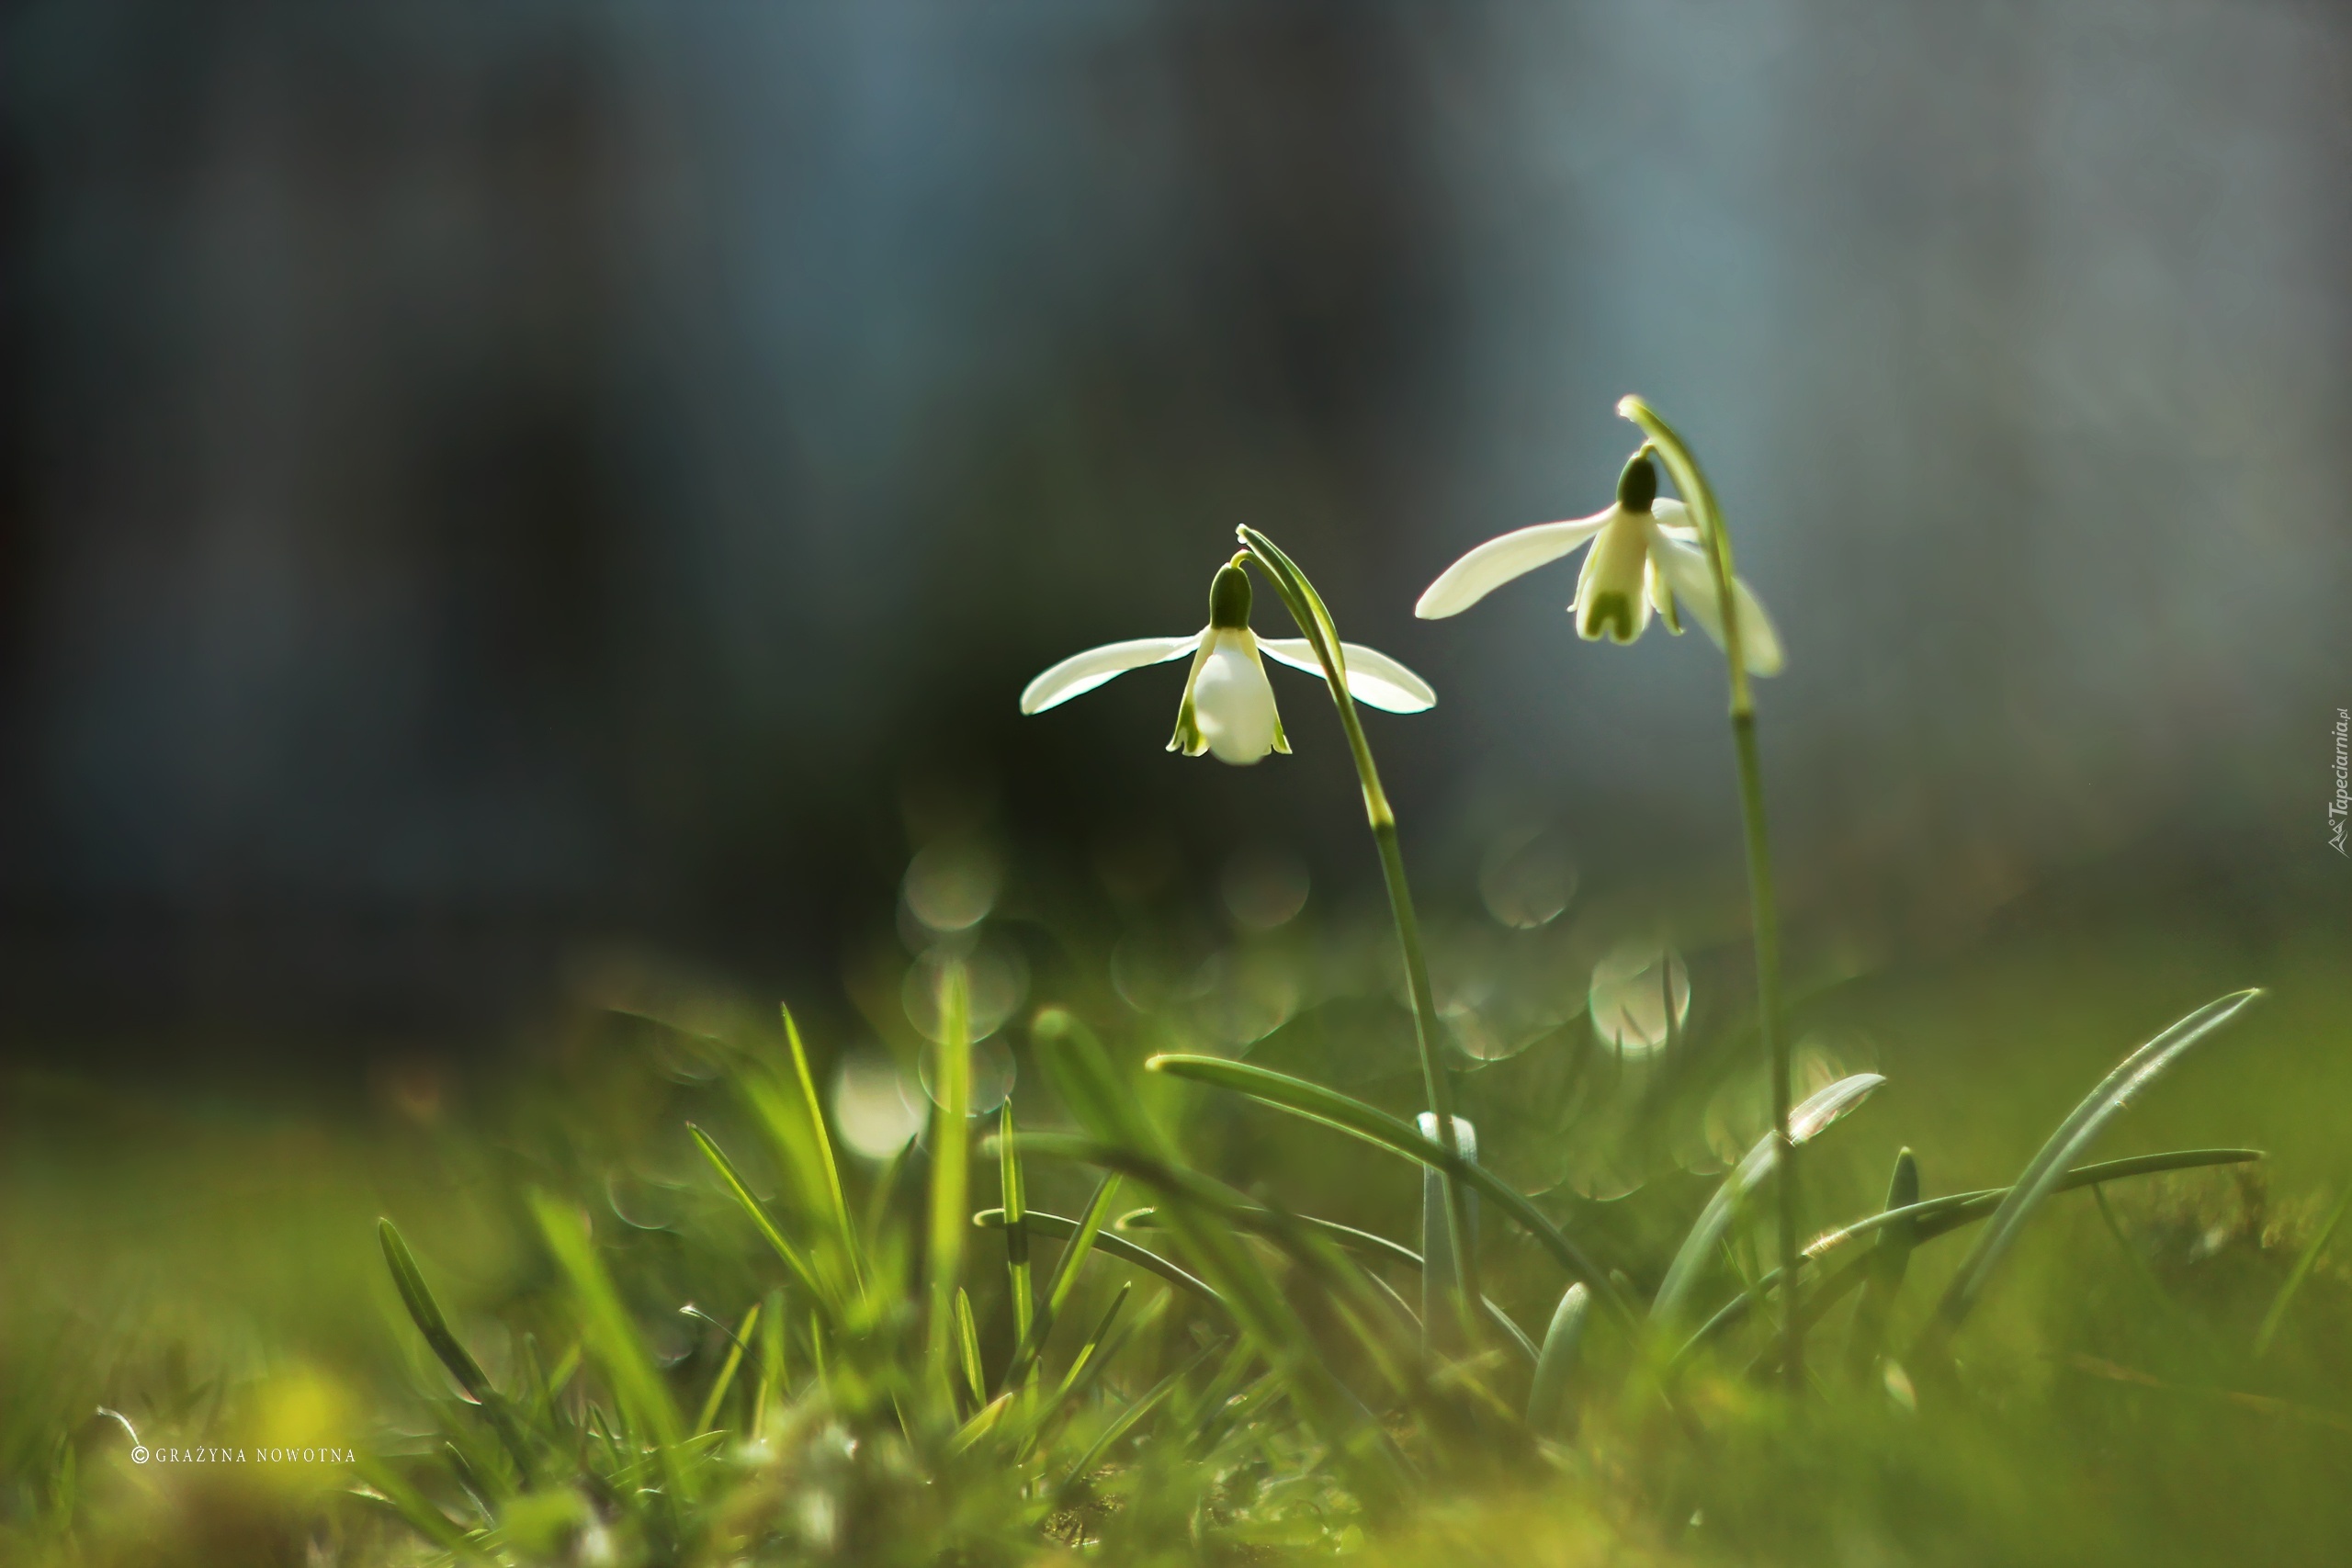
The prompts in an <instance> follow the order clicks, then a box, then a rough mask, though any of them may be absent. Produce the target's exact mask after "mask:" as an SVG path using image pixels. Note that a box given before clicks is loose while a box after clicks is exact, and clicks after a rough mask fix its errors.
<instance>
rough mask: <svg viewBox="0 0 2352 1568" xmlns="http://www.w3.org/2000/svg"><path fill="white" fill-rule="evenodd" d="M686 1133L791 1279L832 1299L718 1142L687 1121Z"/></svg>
mask: <svg viewBox="0 0 2352 1568" xmlns="http://www.w3.org/2000/svg"><path fill="white" fill-rule="evenodd" d="M686 1134H687V1135H688V1136H689V1137H691V1138H693V1139H694V1141H695V1147H696V1148H698V1149H700V1150H701V1151H702V1157H703V1158H704V1159H706V1160H707V1161H709V1162H710V1168H711V1169H713V1170H715V1171H717V1172H718V1179H719V1182H720V1184H721V1185H723V1186H724V1187H725V1188H726V1189H727V1193H728V1196H729V1197H730V1198H732V1199H734V1200H735V1206H736V1207H737V1208H739V1209H741V1210H742V1211H743V1213H746V1214H748V1215H750V1216H751V1219H752V1228H753V1229H755V1230H757V1231H758V1232H759V1233H760V1237H761V1239H762V1240H763V1241H765V1242H766V1243H767V1244H768V1248H769V1250H770V1251H772V1252H774V1253H775V1255H776V1257H778V1258H782V1259H783V1260H784V1266H785V1267H786V1269H791V1270H792V1275H793V1278H795V1279H797V1280H799V1281H800V1282H801V1284H803V1285H804V1286H806V1287H807V1288H808V1290H809V1294H810V1295H812V1296H814V1297H815V1298H816V1299H817V1300H819V1301H820V1302H831V1299H832V1292H831V1291H830V1290H828V1289H827V1288H826V1286H825V1282H824V1281H823V1280H820V1278H818V1275H817V1270H816V1269H813V1268H811V1267H810V1266H809V1259H808V1258H805V1257H803V1256H802V1255H801V1252H800V1249H799V1248H798V1247H795V1246H793V1245H792V1243H791V1242H789V1241H787V1240H786V1239H785V1235H784V1232H783V1231H781V1230H779V1229H777V1228H776V1223H775V1221H774V1220H772V1219H770V1218H769V1217H768V1212H767V1209H766V1207H765V1206H764V1205H763V1204H762V1203H761V1201H759V1199H757V1198H756V1197H754V1196H752V1190H751V1188H750V1187H749V1186H748V1185H746V1184H745V1183H744V1180H743V1178H742V1176H741V1174H740V1173H739V1172H738V1171H737V1170H736V1169H735V1162H734V1161H733V1160H730V1159H729V1158H728V1157H727V1151H726V1150H724V1149H722V1148H720V1147H719V1146H718V1140H717V1139H716V1138H713V1137H712V1136H711V1135H710V1134H708V1133H706V1132H704V1131H703V1130H702V1129H701V1128H700V1127H697V1126H695V1124H694V1123H693V1122H687V1123H686Z"/></svg>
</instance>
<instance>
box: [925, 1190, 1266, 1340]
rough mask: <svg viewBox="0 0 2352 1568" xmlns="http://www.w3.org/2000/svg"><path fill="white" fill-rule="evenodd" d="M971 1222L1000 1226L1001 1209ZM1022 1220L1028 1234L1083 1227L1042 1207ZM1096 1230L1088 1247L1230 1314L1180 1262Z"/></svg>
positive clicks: (1078, 1232) (1075, 1231)
mask: <svg viewBox="0 0 2352 1568" xmlns="http://www.w3.org/2000/svg"><path fill="white" fill-rule="evenodd" d="M972 1223H973V1224H976V1225H982V1226H986V1227H989V1228H990V1229H994V1228H996V1227H999V1226H1001V1225H1002V1224H1004V1223H1005V1216H1004V1211H1003V1210H1002V1209H982V1210H981V1211H980V1212H979V1213H977V1214H974V1215H973V1216H972ZM1023 1223H1024V1224H1027V1225H1028V1227H1029V1229H1030V1230H1031V1232H1032V1233H1034V1234H1035V1235H1043V1236H1069V1237H1073V1238H1079V1237H1082V1236H1083V1234H1084V1230H1085V1226H1084V1224H1083V1223H1082V1222H1080V1221H1078V1220H1073V1219H1069V1218H1066V1217H1064V1216H1063V1215H1060V1214H1049V1213H1046V1212H1045V1211H1044V1210H1043V1209H1032V1210H1030V1211H1029V1213H1027V1214H1026V1215H1024V1216H1023ZM1096 1230H1097V1234H1096V1235H1093V1236H1091V1237H1087V1238H1085V1239H1086V1244H1087V1246H1088V1247H1089V1248H1090V1249H1091V1250H1093V1251H1097V1252H1100V1253H1102V1254H1103V1256H1104V1257H1105V1258H1117V1259H1118V1260H1119V1261H1120V1262H1122V1263H1132V1264H1134V1265H1135V1266H1136V1268H1138V1269H1146V1270H1148V1271H1149V1272H1151V1273H1154V1274H1157V1275H1159V1277H1160V1278H1161V1279H1163V1280H1167V1281H1168V1282H1169V1283H1170V1284H1171V1285H1174V1286H1176V1287H1177V1288H1178V1289H1179V1290H1182V1291H1187V1292H1191V1293H1192V1294H1193V1295H1195V1296H1198V1297H1199V1298H1200V1299H1201V1300H1203V1301H1204V1302H1206V1303H1209V1304H1210V1305H1212V1306H1214V1307H1216V1309H1217V1310H1218V1311H1220V1312H1222V1313H1225V1314H1227V1316H1228V1317H1229V1316H1231V1315H1232V1309H1231V1308H1230V1307H1229V1306H1227V1304H1226V1301H1225V1298H1224V1297H1223V1296H1220V1295H1218V1294H1217V1293H1216V1292H1215V1291H1214V1290H1211V1289H1210V1288H1209V1286H1208V1285H1207V1283H1206V1282H1205V1281H1204V1280H1200V1279H1197V1278H1195V1277H1194V1276H1193V1275H1192V1274H1190V1273H1187V1272H1186V1271H1185V1270H1184V1269H1183V1267H1182V1265H1180V1264H1176V1263H1171V1262H1170V1261H1169V1260H1168V1259H1167V1258H1162V1257H1160V1256H1159V1254H1158V1253H1156V1252H1153V1251H1151V1250H1150V1249H1148V1248H1147V1247H1137V1246H1136V1244H1135V1243H1134V1242H1131V1241H1129V1240H1128V1239H1127V1238H1126V1237H1125V1236H1123V1235H1115V1234H1114V1233H1112V1232H1110V1231H1107V1230H1103V1229H1102V1228H1101V1226H1100V1224H1099V1223H1098V1224H1097V1227H1096ZM1070 1250H1072V1251H1075V1250H1076V1241H1075V1240H1073V1243H1072V1246H1071V1248H1070ZM1040 1321H1041V1322H1042V1321H1043V1320H1042V1319H1040Z"/></svg>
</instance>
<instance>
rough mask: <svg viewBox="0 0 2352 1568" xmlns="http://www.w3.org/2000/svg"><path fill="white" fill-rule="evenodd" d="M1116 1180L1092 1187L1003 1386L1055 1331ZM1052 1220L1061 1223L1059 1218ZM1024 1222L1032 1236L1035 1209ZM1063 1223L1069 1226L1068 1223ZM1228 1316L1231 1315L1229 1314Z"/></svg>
mask: <svg viewBox="0 0 2352 1568" xmlns="http://www.w3.org/2000/svg"><path fill="white" fill-rule="evenodd" d="M1118 1186H1119V1179H1118V1177H1117V1176H1116V1175H1115V1174H1114V1173H1112V1172H1109V1171H1105V1172H1104V1173H1103V1177H1102V1179H1100V1180H1099V1181H1097V1182H1096V1183H1095V1184H1094V1192H1093V1195H1092V1196H1091V1197H1090V1198H1089V1199H1088V1200H1087V1201H1086V1209H1085V1212H1084V1213H1083V1214H1082V1215H1081V1216H1080V1219H1079V1220H1078V1221H1077V1222H1076V1229H1075V1232H1074V1233H1073V1234H1072V1235H1071V1238H1070V1241H1069V1245H1068V1246H1067V1247H1063V1248H1062V1255H1061V1257H1060V1258H1058V1259H1057V1261H1056V1262H1055V1264H1054V1272H1053V1275H1052V1277H1051V1278H1049V1279H1048V1280H1046V1293H1045V1299H1044V1300H1043V1301H1042V1302H1041V1303H1038V1308H1037V1313H1036V1316H1035V1319H1034V1320H1033V1321H1032V1322H1031V1323H1030V1325H1029V1332H1028V1333H1027V1334H1025V1335H1023V1337H1022V1340H1021V1344H1020V1347H1019V1348H1018V1349H1016V1350H1015V1351H1014V1353H1013V1357H1012V1364H1011V1365H1009V1366H1008V1367H1007V1368H1006V1369H1005V1374H1004V1376H1005V1382H1007V1383H1008V1384H1011V1383H1013V1382H1019V1381H1020V1380H1021V1379H1023V1378H1024V1377H1026V1376H1028V1375H1029V1373H1030V1371H1031V1370H1032V1369H1033V1368H1035V1365H1036V1361H1037V1357H1038V1355H1039V1353H1040V1352H1041V1351H1042V1350H1043V1349H1044V1348H1045V1344H1046V1337H1047V1336H1048V1335H1050V1334H1052V1333H1053V1331H1054V1322H1055V1319H1056V1318H1057V1317H1058V1316H1059V1315H1060V1314H1061V1310H1062V1304H1063V1303H1065V1302H1067V1301H1069V1293H1070V1292H1071V1291H1072V1290H1074V1289H1076V1288H1077V1285H1078V1276H1079V1270H1080V1268H1081V1267H1083V1266H1084V1264H1085V1262H1086V1258H1087V1255H1088V1254H1089V1253H1091V1252H1092V1251H1093V1250H1094V1244H1095V1241H1096V1238H1097V1237H1099V1236H1100V1235H1102V1233H1103V1221H1104V1219H1105V1218H1106V1217H1108V1215H1109V1214H1110V1212H1111V1201H1112V1198H1113V1196H1114V1193H1116V1191H1117V1190H1118ZM1054 1217H1055V1218H1056V1219H1057V1220H1058V1219H1060V1216H1059V1215H1056V1216H1054ZM1023 1223H1024V1224H1026V1225H1027V1226H1028V1228H1029V1230H1030V1231H1031V1233H1032V1234H1035V1232H1036V1230H1037V1225H1036V1211H1035V1210H1034V1209H1033V1210H1030V1211H1028V1213H1025V1214H1023ZM1062 1223H1063V1224H1070V1222H1069V1221H1067V1220H1064V1221H1062ZM1134 1250H1135V1251H1136V1252H1137V1253H1143V1248H1141V1247H1136V1248H1135V1249H1134ZM1145 1256H1147V1257H1152V1258H1154V1263H1166V1262H1167V1260H1166V1259H1164V1258H1157V1256H1156V1255H1152V1254H1145ZM1130 1261H1132V1262H1136V1264H1137V1266H1138V1267H1141V1268H1153V1267H1154V1264H1153V1263H1144V1262H1142V1261H1141V1259H1140V1258H1134V1259H1130ZM1167 1267H1168V1268H1170V1269H1175V1267H1176V1266H1175V1265H1174V1264H1172V1263H1168V1264H1167ZM1155 1272H1157V1269H1155ZM1179 1272H1182V1270H1179ZM1185 1279H1186V1280H1189V1281H1191V1282H1190V1284H1189V1285H1187V1287H1186V1288H1187V1289H1195V1288H1196V1289H1198V1290H1199V1291H1201V1292H1205V1293H1206V1294H1207V1295H1208V1296H1209V1297H1210V1298H1211V1299H1212V1300H1216V1301H1217V1306H1218V1308H1219V1309H1220V1310H1225V1303H1224V1302H1223V1301H1222V1300H1217V1298H1216V1292H1214V1291H1211V1290H1209V1288H1208V1286H1207V1285H1205V1284H1204V1283H1202V1282H1201V1281H1199V1280H1193V1278H1192V1276H1191V1275H1189V1274H1187V1275H1185ZM1228 1315H1230V1314H1229V1313H1228Z"/></svg>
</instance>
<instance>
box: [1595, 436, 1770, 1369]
mask: <svg viewBox="0 0 2352 1568" xmlns="http://www.w3.org/2000/svg"><path fill="white" fill-rule="evenodd" d="M1617 412H1618V413H1619V414H1620V415H1622V416H1623V417H1624V418H1626V419H1628V420H1631V421H1632V422H1633V423H1635V424H1638V425H1640V426H1641V427H1642V431H1643V433H1644V434H1646V435H1648V437H1649V438H1650V441H1651V443H1652V444H1653V445H1654V446H1656V447H1657V453H1658V456H1659V457H1662V458H1663V459H1665V462H1666V466H1667V469H1668V472H1669V473H1671V474H1672V475H1673V476H1674V483H1675V488H1676V489H1678V490H1679V491H1681V492H1682V499H1683V502H1684V503H1685V504H1687V505H1688V506H1689V507H1690V508H1691V515H1692V516H1693V517H1694V518H1696V519H1697V520H1698V525H1699V535H1700V540H1701V542H1702V544H1704V545H1705V547H1706V549H1707V564H1708V566H1709V567H1710V568H1711V569H1712V570H1713V574H1714V579H1715V604H1716V608H1717V612H1718V614H1719V615H1720V616H1721V619H1722V624H1723V629H1724V667H1725V669H1726V670H1727V671H1728V672H1729V674H1730V680H1731V732H1732V747H1733V750H1734V751H1735V752H1736V753H1737V756H1738V760H1739V822H1740V831H1741V833H1742V834H1743V835H1744V836H1745V837H1746V839H1747V894H1748V904H1749V908H1750V910H1751V914H1750V919H1751V921H1752V923H1753V926H1754V931H1755V939H1756V1032H1757V1033H1758V1034H1759V1035H1761V1036H1762V1037H1763V1041H1764V1057H1765V1061H1766V1063H1767V1064H1768V1069H1767V1070H1768V1071H1769V1072H1770V1075H1771V1080H1772V1089H1771V1093H1772V1125H1773V1126H1774V1127H1775V1128H1777V1129H1779V1131H1780V1134H1781V1160H1780V1167H1781V1168H1780V1179H1779V1181H1778V1182H1776V1183H1775V1184H1774V1185H1775V1187H1776V1189H1777V1191H1778V1194H1779V1209H1780V1225H1781V1248H1780V1251H1781V1269H1782V1270H1783V1273H1782V1276H1781V1277H1782V1278H1783V1279H1791V1280H1793V1279H1794V1278H1796V1270H1797V1261H1798V1254H1799V1252H1800V1251H1801V1250H1802V1248H1803V1245H1804V1244H1803V1243H1802V1242H1801V1241H1800V1239H1799V1236H1800V1234H1801V1233H1800V1232H1799V1230H1798V1216H1799V1213H1800V1210H1799V1207H1798V1203H1797V1193H1798V1187H1797V1151H1796V1144H1795V1140H1793V1139H1792V1138H1791V1137H1790V1136H1789V1101H1790V1099H1791V1089H1792V1086H1791V1083H1790V1070H1789V1043H1788V1040H1787V1037H1786V1036H1785V1035H1784V1034H1783V1033H1782V1032H1781V921H1780V915H1779V913H1778V908H1779V905H1778V902H1777V900H1776V899H1775V898H1774V897H1773V892H1772V846H1771V840H1770V834H1769V833H1768V831H1767V829H1766V827H1765V822H1764V769H1763V764H1762V762H1761V761H1759V759H1758V756H1757V750H1756V697H1755V694H1754V693H1753V692H1752V691H1751V690H1750V689H1749V687H1748V682H1747V655H1746V653H1745V651H1744V650H1743V649H1742V648H1741V646H1740V642H1741V637H1740V625H1739V607H1738V602H1737V596H1736V592H1735V591H1734V587H1733V584H1734V583H1735V582H1736V581H1737V579H1736V577H1735V576H1734V575H1733V572H1732V555H1731V534H1730V532H1729V530H1727V529H1726V528H1725V527H1724V520H1723V513H1722V511H1721V510H1720V509H1719V508H1718V507H1717V506H1716V505H1715V492H1714V491H1713V489H1712V488H1711V487H1710V486H1709V485H1708V483H1707V477H1706V475H1705V474H1704V473H1702V472H1701V471H1700V468H1699V464H1698V461H1697V459H1695V458H1694V457H1691V449H1690V447H1688V446H1685V445H1684V444H1683V440H1682V437H1681V436H1680V435H1679V434H1678V433H1677V432H1676V431H1675V428H1674V427H1673V426H1672V425H1670V424H1668V423H1666V421H1665V420H1663V419H1661V418H1660V417H1658V414H1657V411H1656V410H1654V409H1652V408H1651V407H1650V406H1649V405H1648V404H1647V403H1645V402H1644V401H1643V400H1641V399H1639V398H1634V397H1628V398H1623V399H1621V400H1619V401H1618V404H1617ZM1782 1311H1783V1316H1782V1318H1781V1372H1782V1375H1783V1376H1784V1377H1785V1378H1786V1380H1787V1382H1788V1386H1789V1389H1790V1392H1792V1393H1795V1392H1798V1391H1800V1390H1802V1389H1803V1388H1804V1324H1803V1322H1802V1321H1801V1320H1800V1319H1799V1317H1798V1315H1797V1311H1796V1298H1795V1293H1794V1292H1790V1293H1789V1295H1788V1297H1787V1299H1786V1300H1785V1302H1784V1303H1783V1305H1782Z"/></svg>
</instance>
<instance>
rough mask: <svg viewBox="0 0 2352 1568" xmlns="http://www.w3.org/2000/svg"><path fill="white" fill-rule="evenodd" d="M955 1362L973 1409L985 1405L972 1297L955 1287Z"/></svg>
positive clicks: (985, 1385) (986, 1387)
mask: <svg viewBox="0 0 2352 1568" xmlns="http://www.w3.org/2000/svg"><path fill="white" fill-rule="evenodd" d="M956 1363H957V1365H959V1366H960V1367H961V1368H962V1369H963V1371H964V1386H965V1387H966V1388H967V1389H969V1390H970V1391H971V1394H972V1404H973V1406H974V1408H976V1409H977V1408H978V1406H980V1405H983V1404H987V1403H988V1398H989V1385H988V1379H987V1378H986V1377H985V1376H983V1375H982V1374H981V1371H980V1328H979V1324H978V1321H977V1320H976V1319H975V1318H974V1317H973V1316H972V1295H971V1292H968V1291H967V1290H965V1289H964V1287H963V1286H961V1285H958V1286H956Z"/></svg>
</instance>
